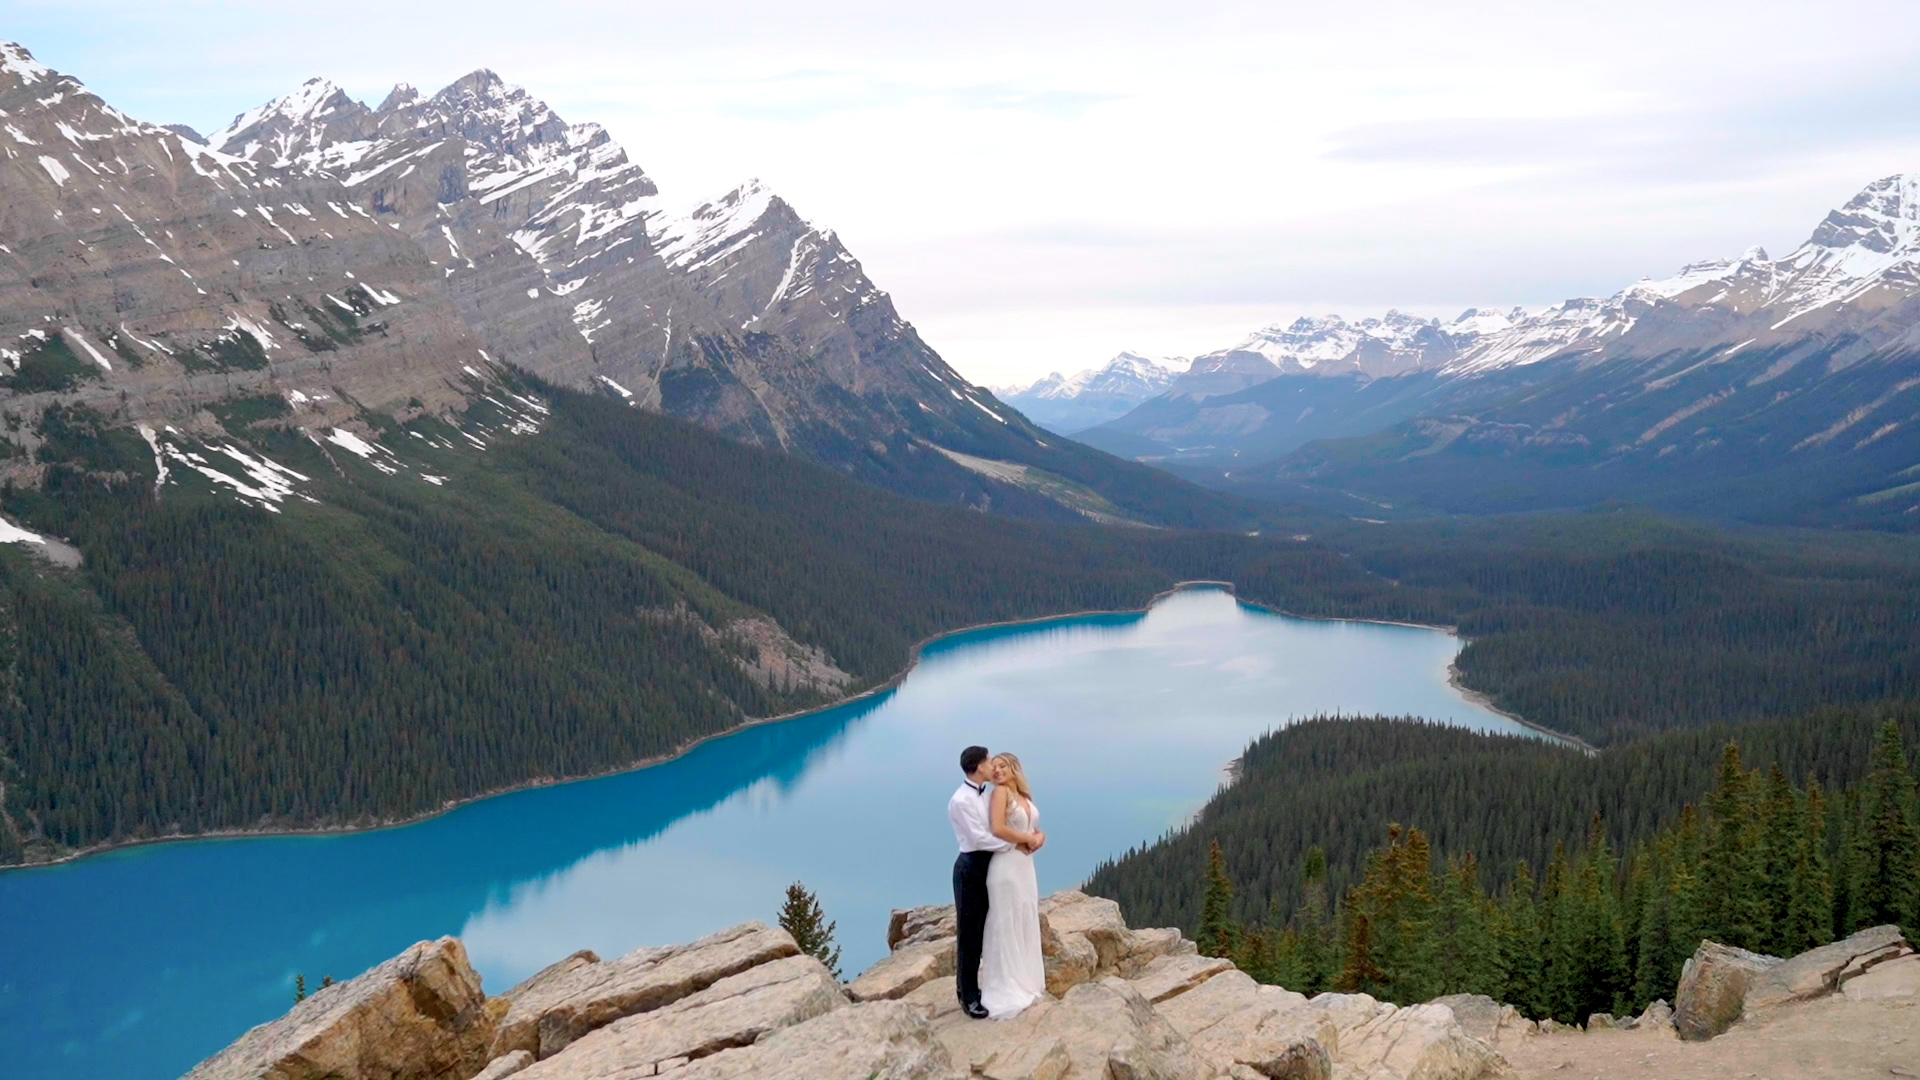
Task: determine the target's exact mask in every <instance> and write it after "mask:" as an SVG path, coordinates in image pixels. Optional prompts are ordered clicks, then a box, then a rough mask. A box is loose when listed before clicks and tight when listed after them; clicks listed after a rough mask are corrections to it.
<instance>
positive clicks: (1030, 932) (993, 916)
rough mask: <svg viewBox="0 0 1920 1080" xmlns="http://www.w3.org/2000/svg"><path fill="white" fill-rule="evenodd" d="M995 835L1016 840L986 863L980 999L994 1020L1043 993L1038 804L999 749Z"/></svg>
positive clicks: (1016, 763)
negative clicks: (1037, 873) (1036, 859)
mask: <svg viewBox="0 0 1920 1080" xmlns="http://www.w3.org/2000/svg"><path fill="white" fill-rule="evenodd" d="M990 775H991V776H992V779H993V800H992V803H991V805H990V807H989V814H990V817H989V822H990V824H991V826H992V828H993V835H995V836H997V837H999V838H1000V839H1002V840H1005V841H1006V842H1007V843H1009V844H1012V845H1014V847H1013V850H1011V851H1002V852H1000V853H999V854H997V855H995V856H994V857H993V861H992V862H990V863H988V864H987V929H986V936H985V939H984V940H983V942H982V944H981V951H980V1004H982V1005H984V1006H986V1008H987V1015H988V1016H989V1017H991V1018H993V1019H995V1020H1009V1019H1012V1018H1013V1017H1015V1016H1018V1015H1020V1013H1021V1011H1022V1010H1024V1009H1025V1008H1026V1007H1027V1006H1029V1005H1031V1004H1033V1003H1034V1002H1035V1001H1038V1000H1039V999H1040V997H1041V996H1042V995H1044V994H1045V993H1046V992H1047V968H1046V962H1045V960H1043V959H1042V958H1041V955H1040V885H1039V882H1038V881H1037V880H1035V878H1034V874H1033V852H1034V851H1035V850H1036V849H1038V848H1039V847H1040V845H1042V844H1044V843H1046V834H1045V833H1042V832H1041V831H1040V808H1039V807H1037V806H1035V805H1034V804H1033V789H1032V788H1030V787H1028V786H1027V775H1026V773H1025V772H1023V771H1022V770H1021V768H1020V759H1019V758H1017V757H1014V756H1013V755H1012V754H1000V755H999V756H997V757H995V758H994V759H993V762H992V769H991V773H990Z"/></svg>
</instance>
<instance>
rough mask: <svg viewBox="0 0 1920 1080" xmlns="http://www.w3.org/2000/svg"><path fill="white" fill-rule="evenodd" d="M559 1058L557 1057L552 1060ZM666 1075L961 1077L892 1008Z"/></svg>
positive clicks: (872, 1008)
mask: <svg viewBox="0 0 1920 1080" xmlns="http://www.w3.org/2000/svg"><path fill="white" fill-rule="evenodd" d="M565 1058H566V1055H564V1054H563V1055H561V1056H560V1057H559V1058H555V1059H554V1060H555V1062H556V1063H557V1062H560V1061H564V1060H565ZM641 1075H644V1074H641ZM667 1075H670V1076H672V1077H673V1078H674V1080H965V1078H966V1076H967V1074H966V1073H965V1072H963V1071H960V1070H957V1069H955V1068H954V1067H953V1064H952V1062H951V1060H950V1059H949V1058H948V1057H947V1052H946V1049H945V1048H944V1047H942V1046H941V1045H940V1043H939V1042H938V1041H937V1040H935V1039H934V1037H933V1032H932V1030H931V1029H930V1028H929V1027H928V1026H927V1022H926V1021H925V1020H923V1019H921V1017H920V1016H919V1014H918V1013H916V1012H915V1011H914V1009H913V1008H912V1007H911V1006H909V1005H907V1004H906V1003H904V1002H899V1001H875V1002H871V1003H868V1004H863V1005H849V1006H847V1007H846V1008H841V1009H835V1010H833V1011H832V1012H830V1013H827V1014H826V1015H825V1016H821V1017H818V1018H816V1019H813V1020H809V1021H807V1022H806V1023H804V1024H799V1025H796V1026H794V1027H789V1028H783V1029H781V1030H779V1031H775V1032H773V1033H771V1034H769V1035H766V1036H765V1037H763V1038H761V1039H760V1040H759V1041H758V1042H756V1043H754V1044H753V1045H752V1046H747V1047H742V1048H740V1049H737V1050H727V1051H724V1052H722V1053H718V1054H714V1055H713V1056H711V1057H705V1058H700V1059H699V1060H696V1061H693V1062H691V1063H689V1064H688V1065H686V1066H685V1067H683V1068H681V1069H678V1070H674V1071H673V1072H671V1073H668V1074H667ZM1034 1080H1055V1078H1054V1077H1036V1078H1034Z"/></svg>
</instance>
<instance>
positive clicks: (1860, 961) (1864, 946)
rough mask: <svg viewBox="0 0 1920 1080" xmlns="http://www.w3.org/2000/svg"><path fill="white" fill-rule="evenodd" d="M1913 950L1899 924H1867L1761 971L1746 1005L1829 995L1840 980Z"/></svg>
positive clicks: (1751, 1005) (1773, 1003) (1843, 980)
mask: <svg viewBox="0 0 1920 1080" xmlns="http://www.w3.org/2000/svg"><path fill="white" fill-rule="evenodd" d="M1912 952H1913V949H1912V948H1911V947H1910V946H1909V945H1908V944H1907V941H1906V938H1904V937H1902V936H1901V934H1900V928H1899V927H1897V926H1875V927H1870V928H1868V929H1866V930H1861V931H1859V932H1858V933H1855V934H1853V935H1851V936H1849V937H1847V938H1845V939H1843V940H1840V941H1836V942H1833V943H1831V944H1828V945H1822V946H1820V947H1819V948H1816V949H1809V950H1807V951H1806V952H1803V953H1801V954H1800V955H1798V956H1796V957H1794V958H1793V959H1791V960H1787V961H1785V962H1783V963H1781V964H1779V965H1778V966H1776V967H1772V968H1769V969H1768V970H1766V971H1764V972H1762V973H1761V974H1760V975H1759V976H1758V977H1757V978H1755V979H1754V981H1753V986H1752V987H1751V988H1749V989H1748V991H1747V994H1746V1001H1745V1004H1746V1007H1747V1008H1749V1009H1758V1008H1766V1007H1768V1006H1771V1005H1779V1004H1782V1003H1784V1002H1788V1001H1798V1000H1804V999H1806V998H1813V997H1821V996H1823V995H1826V994H1831V993H1833V992H1834V991H1835V990H1838V989H1840V988H1841V984H1842V983H1843V982H1846V981H1851V980H1852V979H1854V978H1856V977H1858V976H1860V975H1864V974H1866V973H1867V972H1868V971H1870V970H1872V969H1873V968H1875V967H1877V966H1879V965H1880V964H1883V963H1885V962H1887V961H1890V960H1897V959H1899V958H1900V957H1903V956H1908V955H1911V954H1912Z"/></svg>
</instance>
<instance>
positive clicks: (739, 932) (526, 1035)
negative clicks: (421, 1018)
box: [491, 923, 800, 1059]
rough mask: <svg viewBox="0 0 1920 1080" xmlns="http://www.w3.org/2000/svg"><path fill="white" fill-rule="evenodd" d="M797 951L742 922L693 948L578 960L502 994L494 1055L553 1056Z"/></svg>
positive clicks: (789, 941)
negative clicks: (503, 1003)
mask: <svg viewBox="0 0 1920 1080" xmlns="http://www.w3.org/2000/svg"><path fill="white" fill-rule="evenodd" d="M799 952H800V948H799V946H797V945H795V944H794V941H793V937H792V936H791V935H789V934H788V933H787V932H786V931H784V930H773V929H768V928H767V927H766V926H764V925H762V924H760V923H743V924H741V925H739V926H736V927H733V928H731V929H729V930H723V931H721V932H720V933H718V934H714V935H712V936H710V937H705V938H702V939H700V940H699V941H696V942H694V943H692V944H690V945H681V946H669V947H666V948H660V949H637V950H635V951H633V952H631V953H628V954H627V955H626V956H623V957H621V958H619V959H618V960H612V961H607V962H603V963H586V962H580V963H573V961H574V960H576V959H578V960H584V958H583V957H581V956H580V955H579V954H576V956H575V957H570V958H569V959H568V960H567V961H562V964H571V966H570V967H567V968H566V969H565V970H559V971H556V970H555V968H548V969H546V970H545V971H542V972H541V973H539V974H538V975H535V976H534V977H533V978H532V979H529V980H528V981H527V982H525V983H522V984H521V985H520V986H518V987H515V988H514V989H513V990H510V991H508V992H507V993H506V994H504V995H502V998H503V999H504V1000H506V1001H507V1002H508V1011H507V1013H506V1015H505V1017H504V1018H502V1020H501V1022H500V1026H499V1031H498V1034H497V1035H495V1037H494V1040H493V1046H492V1055H491V1056H495V1057H497V1056H500V1055H502V1054H507V1053H510V1052H512V1051H514V1050H528V1051H531V1052H533V1053H534V1054H535V1055H536V1056H537V1057H540V1058H542V1059H544V1058H548V1057H551V1056H553V1055H554V1054H556V1053H559V1052H560V1051H561V1050H563V1049H565V1048H566V1047H567V1046H568V1045H570V1044H571V1043H573V1042H574V1040H576V1039H579V1038H580V1037H581V1036H583V1035H585V1034H587V1033H588V1032H590V1031H593V1030H594V1029H596V1028H600V1027H604V1026H606V1025H607V1024H610V1023H612V1022H614V1021H615V1020H618V1019H620V1018H622V1017H626V1016H632V1015H634V1014H636V1013H645V1012H650V1011H652V1010H655V1009H659V1008H661V1007H663V1006H666V1005H670V1004H673V1003H674V1002H677V1001H679V1000H681V999H682V998H685V997H688V996H689V995H692V994H696V993H699V992H700V991H703V990H705V989H707V988H708V987H710V986H713V985H714V984H715V983H717V982H719V981H721V980H722V979H725V978H727V977H729V976H732V975H737V974H739V973H740V972H743V971H747V970H749V969H751V968H756V967H758V966H760V965H762V964H767V963H770V962H772V961H775V960H779V959H782V958H784V957H790V956H797V955H799ZM558 966H559V965H556V967H558Z"/></svg>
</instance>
